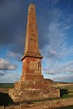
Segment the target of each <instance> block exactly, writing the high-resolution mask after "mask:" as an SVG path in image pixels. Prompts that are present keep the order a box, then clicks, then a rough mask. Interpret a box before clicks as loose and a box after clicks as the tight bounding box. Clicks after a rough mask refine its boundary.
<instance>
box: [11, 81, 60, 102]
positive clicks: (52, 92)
mask: <svg viewBox="0 0 73 109" xmlns="http://www.w3.org/2000/svg"><path fill="white" fill-rule="evenodd" d="M9 95H10V97H11V98H12V100H13V101H14V102H16V103H20V102H27V101H32V100H42V99H48V98H57V97H60V90H59V89H55V88H52V87H51V81H48V80H44V79H42V80H39V81H19V82H16V83H15V86H14V89H10V90H9Z"/></svg>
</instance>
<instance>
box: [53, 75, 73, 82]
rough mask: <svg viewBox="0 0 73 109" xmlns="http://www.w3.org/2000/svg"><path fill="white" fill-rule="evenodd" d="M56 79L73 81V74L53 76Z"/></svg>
mask: <svg viewBox="0 0 73 109" xmlns="http://www.w3.org/2000/svg"><path fill="white" fill-rule="evenodd" d="M53 80H55V81H64V82H73V75H64V76H57V77H55V78H53Z"/></svg>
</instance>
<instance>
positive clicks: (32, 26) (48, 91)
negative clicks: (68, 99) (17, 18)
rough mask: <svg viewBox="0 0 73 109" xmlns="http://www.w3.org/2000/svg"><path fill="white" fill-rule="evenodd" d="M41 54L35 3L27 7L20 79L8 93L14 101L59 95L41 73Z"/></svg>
mask: <svg viewBox="0 0 73 109" xmlns="http://www.w3.org/2000/svg"><path fill="white" fill-rule="evenodd" d="M42 58H43V57H42V56H41V54H40V52H39V47H38V31H37V23H36V10H35V5H34V4H30V5H29V8H28V18H27V29H26V41H25V50H24V55H23V57H22V58H21V61H22V75H21V77H20V81H18V82H15V84H14V89H10V90H9V95H10V97H11V98H12V99H13V101H14V102H25V101H32V100H41V99H48V98H56V97H59V96H60V93H59V92H60V91H59V89H55V88H52V86H51V84H52V83H51V81H49V80H45V79H44V78H43V76H42V74H41V59H42Z"/></svg>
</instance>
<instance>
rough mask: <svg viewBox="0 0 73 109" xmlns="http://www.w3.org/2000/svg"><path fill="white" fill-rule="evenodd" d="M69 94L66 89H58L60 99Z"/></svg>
mask: <svg viewBox="0 0 73 109" xmlns="http://www.w3.org/2000/svg"><path fill="white" fill-rule="evenodd" d="M68 93H69V92H68V89H60V97H63V96H64V95H67V94H68Z"/></svg>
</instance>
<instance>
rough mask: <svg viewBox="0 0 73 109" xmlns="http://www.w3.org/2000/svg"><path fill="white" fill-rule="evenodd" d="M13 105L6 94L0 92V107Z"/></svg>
mask: <svg viewBox="0 0 73 109" xmlns="http://www.w3.org/2000/svg"><path fill="white" fill-rule="evenodd" d="M11 104H14V102H13V101H12V99H11V98H10V97H9V95H8V94H6V93H2V92H0V106H2V105H4V106H8V105H11Z"/></svg>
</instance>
